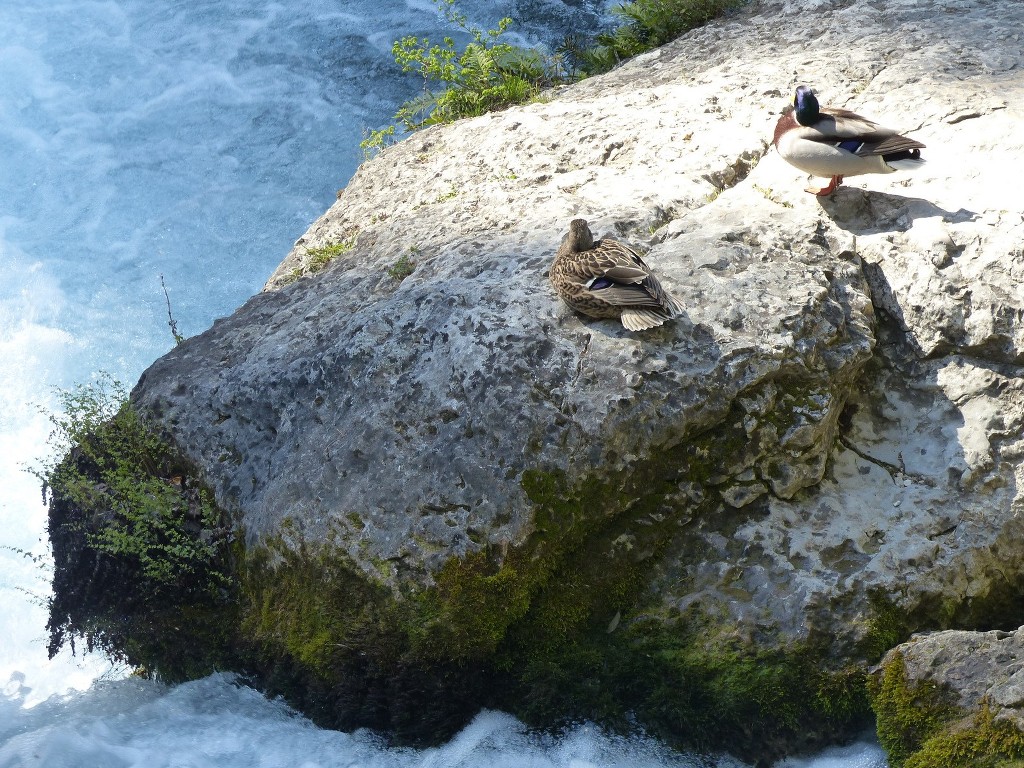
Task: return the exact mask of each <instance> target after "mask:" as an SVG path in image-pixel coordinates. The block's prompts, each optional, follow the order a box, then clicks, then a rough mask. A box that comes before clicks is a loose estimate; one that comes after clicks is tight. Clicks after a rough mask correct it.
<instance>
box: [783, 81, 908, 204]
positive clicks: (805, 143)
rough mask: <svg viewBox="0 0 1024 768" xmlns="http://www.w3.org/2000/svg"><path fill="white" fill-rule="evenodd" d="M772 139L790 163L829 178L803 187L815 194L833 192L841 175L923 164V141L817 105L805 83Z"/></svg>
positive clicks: (810, 172) (840, 182)
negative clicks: (824, 184)
mask: <svg viewBox="0 0 1024 768" xmlns="http://www.w3.org/2000/svg"><path fill="white" fill-rule="evenodd" d="M774 141H775V146H776V148H778V150H779V154H780V155H781V156H782V159H783V160H785V161H786V162H788V163H789V164H790V165H793V166H796V167H797V168H799V169H800V170H801V171H804V172H805V173H809V174H811V175H812V176H820V177H822V178H831V179H832V181H830V182H829V184H828V186H827V187H821V188H815V187H808V188H807V191H808V192H813V193H814V194H816V195H830V194H832V193H833V192H835V190H836V188H837V187H838V186H839V185H840V184H842V183H843V177H844V176H856V175H858V174H861V173H892V172H893V171H896V170H910V169H912V168H915V167H918V166H920V165H922V164H923V163H924V160H922V159H921V150H922V149H924V144H922V143H921V142H919V141H915V140H914V139H908V138H907V137H906V136H900V135H899V134H898V133H896V131H894V130H892V129H891V128H883V127H882V126H880V125H878V124H877V123H875V122H873V121H871V120H868V119H867V118H866V117H861V116H860V115H857V114H854V113H853V112H849V111H847V110H845V109H835V108H832V107H821V106H819V105H818V99H817V98H816V97H815V95H814V91H812V90H811V89H810V88H808V87H807V86H806V85H801V86H799V87H798V88H797V89H796V97H795V98H794V99H793V106H792V107H789V108H787V109H786V111H785V113H784V114H783V115H782V117H780V118H779V122H778V124H777V125H776V126H775V139H774Z"/></svg>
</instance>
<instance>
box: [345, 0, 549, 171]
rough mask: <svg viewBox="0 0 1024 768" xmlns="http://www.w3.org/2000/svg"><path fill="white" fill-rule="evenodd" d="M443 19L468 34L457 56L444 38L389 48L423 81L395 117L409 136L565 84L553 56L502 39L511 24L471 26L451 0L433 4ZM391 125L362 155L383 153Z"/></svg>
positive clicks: (365, 144)
mask: <svg viewBox="0 0 1024 768" xmlns="http://www.w3.org/2000/svg"><path fill="white" fill-rule="evenodd" d="M434 2H435V3H436V4H437V6H438V8H439V9H440V11H441V13H442V14H443V15H444V17H445V19H446V20H447V21H448V22H449V23H450V24H452V26H453V27H455V28H456V29H457V30H459V31H460V32H461V33H463V34H465V35H469V37H470V42H469V43H468V44H467V45H466V47H465V49H463V50H462V51H461V52H460V51H458V50H457V49H456V45H455V40H454V39H453V38H451V37H445V38H444V40H443V41H442V44H441V45H437V44H431V42H430V39H429V38H425V37H424V38H419V37H416V36H409V37H403V38H402V39H401V40H398V41H396V42H395V44H394V46H393V47H392V49H391V52H392V54H393V55H394V57H395V61H396V62H397V63H398V64H399V65H400V66H401V67H402V71H403V72H409V73H413V72H415V73H417V74H419V75H420V76H421V77H422V78H423V86H424V88H423V93H422V94H421V95H420V96H419V97H417V98H415V99H412V100H411V101H407V102H406V103H404V104H403V105H402V106H401V107H400V108H399V109H398V112H396V113H395V118H394V119H395V120H396V121H397V123H398V126H397V127H401V128H402V129H403V130H404V131H406V132H412V131H415V130H417V129H419V128H424V127H426V126H429V125H435V124H437V123H448V122H452V121H453V120H458V119H459V118H462V117H475V116H477V115H482V114H484V113H486V112H490V111H493V110H497V109H504V108H505V107H508V106H511V105H512V104H521V103H523V102H525V101H528V100H530V99H531V98H533V97H534V96H535V95H536V94H537V93H538V92H539V91H540V89H541V88H543V87H546V86H548V85H551V84H553V83H555V82H560V81H562V80H564V79H565V77H564V73H563V70H562V66H561V58H560V57H559V56H558V55H555V56H549V55H546V54H544V53H542V52H540V51H539V50H536V49H528V48H521V47H519V46H516V45H512V44H510V43H507V42H504V41H502V40H501V37H502V35H503V34H505V32H506V31H507V30H508V27H509V26H510V25H511V24H512V19H510V18H508V17H506V18H503V19H501V20H500V21H499V22H498V25H497V27H495V28H494V29H487V30H485V29H481V28H480V27H477V26H476V25H474V24H472V23H471V22H470V21H469V20H468V18H467V17H466V15H465V14H463V13H462V12H460V11H459V10H458V8H457V7H456V0H434ZM395 131H396V126H395V125H390V126H388V127H386V128H383V129H381V130H377V131H370V133H369V135H368V136H367V137H366V138H365V139H364V140H363V141H362V142H361V143H360V147H362V149H363V150H364V152H366V153H368V154H369V153H372V152H374V151H378V150H380V149H383V148H384V147H385V146H387V145H388V144H390V143H392V142H393V141H394V140H395Z"/></svg>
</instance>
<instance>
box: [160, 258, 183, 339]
mask: <svg viewBox="0 0 1024 768" xmlns="http://www.w3.org/2000/svg"><path fill="white" fill-rule="evenodd" d="M160 287H161V288H163V290H164V300H165V301H166V302H167V325H168V326H170V329H171V335H172V336H173V337H174V343H175V344H181V342H183V341H184V340H185V337H184V336H182V335H181V334H180V333H178V323H177V321H176V320H175V319H174V315H172V314H171V297H170V296H169V295H168V294H167V286H166V285H165V284H164V276H163V274H161V275H160Z"/></svg>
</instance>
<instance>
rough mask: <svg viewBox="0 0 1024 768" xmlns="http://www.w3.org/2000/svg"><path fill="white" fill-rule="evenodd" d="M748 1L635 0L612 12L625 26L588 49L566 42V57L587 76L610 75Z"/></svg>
mask: <svg viewBox="0 0 1024 768" xmlns="http://www.w3.org/2000/svg"><path fill="white" fill-rule="evenodd" d="M744 1H745V0H632V2H628V3H624V4H622V5H619V6H616V7H615V8H613V9H612V13H613V14H615V16H617V17H618V18H619V19H621V20H622V23H621V24H620V25H619V26H618V27H616V28H615V29H614V30H612V31H611V32H603V33H601V34H599V35H598V36H597V44H596V45H594V46H592V47H590V48H586V47H583V46H582V45H581V41H580V40H579V39H578V38H567V39H566V41H565V42H564V43H563V48H564V49H565V52H566V56H567V57H568V58H569V59H571V60H572V61H574V62H576V64H577V66H579V67H580V68H581V69H582V70H583V71H584V72H585V73H586V74H589V75H596V74H600V73H601V72H607V71H608V70H610V69H611V68H612V67H614V66H615V65H616V64H618V63H619V62H621V61H624V60H625V59H628V58H631V57H633V56H637V55H638V54H641V53H645V52H646V51H650V50H653V49H654V48H657V47H658V46H661V45H664V44H665V43H668V42H671V41H672V40H675V39H676V38H677V37H679V36H680V35H682V34H684V33H686V32H689V31H690V30H691V29H694V28H696V27H699V26H701V25H702V24H706V23H707V22H709V21H711V20H712V19H714V18H715V17H717V16H720V15H722V14H723V13H725V12H726V11H728V10H731V9H733V8H737V7H739V6H740V5H742V4H743V2H744Z"/></svg>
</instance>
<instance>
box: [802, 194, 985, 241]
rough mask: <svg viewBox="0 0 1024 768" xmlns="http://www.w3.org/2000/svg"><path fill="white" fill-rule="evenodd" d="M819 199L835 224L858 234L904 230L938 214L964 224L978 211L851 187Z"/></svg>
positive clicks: (971, 219)
mask: <svg viewBox="0 0 1024 768" xmlns="http://www.w3.org/2000/svg"><path fill="white" fill-rule="evenodd" d="M818 202H819V204H820V205H821V209H822V211H824V212H825V214H826V215H827V216H828V217H829V218H830V219H832V221H833V222H834V223H835V224H836V226H838V227H840V228H842V229H845V230H846V231H847V232H852V233H853V234H855V235H874V234H878V233H879V232H905V231H906V230H908V229H910V227H912V226H913V224H914V221H915V220H917V219H930V218H935V217H939V218H941V219H942V221H944V222H947V223H950V224H961V223H963V222H967V221H974V220H975V219H977V217H978V214H977V213H976V212H975V211H970V210H967V209H966V208H960V209H959V210H956V211H947V210H946V209H945V208H940V207H939V206H937V205H935V204H934V203H931V202H929V201H928V200H924V199H922V198H920V197H904V196H903V195H893V194H889V193H886V192H872V191H869V190H865V189H852V188H849V187H847V188H840V189H838V190H836V192H835V193H834V194H832V195H830V196H828V197H819V198H818Z"/></svg>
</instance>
